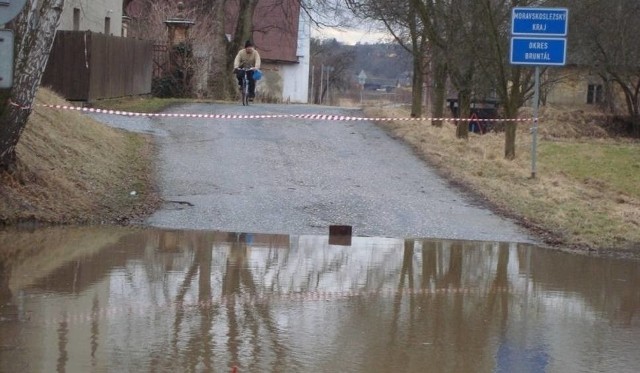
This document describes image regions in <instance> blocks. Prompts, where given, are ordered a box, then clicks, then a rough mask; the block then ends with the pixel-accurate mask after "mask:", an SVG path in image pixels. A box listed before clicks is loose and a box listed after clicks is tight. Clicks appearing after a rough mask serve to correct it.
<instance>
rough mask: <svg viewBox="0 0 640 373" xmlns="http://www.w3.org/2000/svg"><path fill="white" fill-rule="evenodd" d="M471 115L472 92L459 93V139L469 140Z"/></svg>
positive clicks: (457, 132) (457, 129)
mask: <svg viewBox="0 0 640 373" xmlns="http://www.w3.org/2000/svg"><path fill="white" fill-rule="evenodd" d="M470 113H471V91H469V90H466V89H463V90H460V91H459V92H458V117H459V118H460V119H462V120H459V121H458V125H457V127H456V137H457V138H459V139H468V138H469V122H468V121H467V119H468V118H469V116H470Z"/></svg>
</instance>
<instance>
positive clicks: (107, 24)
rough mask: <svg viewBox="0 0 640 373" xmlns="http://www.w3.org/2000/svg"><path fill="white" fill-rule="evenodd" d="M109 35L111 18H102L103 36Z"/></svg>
mask: <svg viewBox="0 0 640 373" xmlns="http://www.w3.org/2000/svg"><path fill="white" fill-rule="evenodd" d="M110 33H111V17H104V34H105V35H109V34H110Z"/></svg>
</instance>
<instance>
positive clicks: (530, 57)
mask: <svg viewBox="0 0 640 373" xmlns="http://www.w3.org/2000/svg"><path fill="white" fill-rule="evenodd" d="M566 55H567V39H565V38H538V37H512V38H511V64H512V65H538V66H544V65H555V66H564V65H565V64H566Z"/></svg>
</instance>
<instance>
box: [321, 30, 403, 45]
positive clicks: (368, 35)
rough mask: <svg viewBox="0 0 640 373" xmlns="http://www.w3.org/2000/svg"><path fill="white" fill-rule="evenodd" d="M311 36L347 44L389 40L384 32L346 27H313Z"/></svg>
mask: <svg viewBox="0 0 640 373" xmlns="http://www.w3.org/2000/svg"><path fill="white" fill-rule="evenodd" d="M311 36H312V37H314V38H320V39H330V38H335V39H336V40H338V41H339V42H342V43H344V44H349V45H355V44H356V43H361V44H365V43H369V44H373V43H378V42H381V41H382V42H389V41H390V39H391V38H390V36H389V34H386V33H381V32H377V31H374V30H356V29H347V28H323V29H322V30H318V29H313V30H312V31H311Z"/></svg>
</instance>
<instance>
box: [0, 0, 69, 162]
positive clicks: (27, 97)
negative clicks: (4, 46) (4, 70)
mask: <svg viewBox="0 0 640 373" xmlns="http://www.w3.org/2000/svg"><path fill="white" fill-rule="evenodd" d="M38 4H39V2H38V1H37V0H28V1H27V4H26V6H25V9H24V10H23V11H22V13H21V14H20V15H19V16H18V17H17V18H16V19H15V20H14V21H13V22H12V23H11V26H13V27H12V28H13V30H14V32H15V51H16V53H15V57H14V74H13V76H14V79H13V87H12V88H11V89H10V90H9V91H8V92H9V93H8V94H7V93H3V94H2V95H1V96H2V97H0V98H2V101H1V102H0V169H4V170H11V169H13V168H14V167H15V165H16V161H17V159H16V145H17V144H18V141H19V140H20V136H21V135H22V132H23V131H24V128H25V126H26V124H27V119H29V115H30V114H31V111H32V108H31V107H32V105H33V101H34V98H35V95H36V91H37V90H38V86H39V85H40V79H41V78H42V74H43V73H44V69H45V68H46V66H47V61H48V59H49V52H50V51H51V46H52V45H53V40H54V38H55V33H56V29H57V28H58V24H59V21H60V14H61V13H62V7H63V5H64V0H43V1H42V4H41V5H40V6H39V5H38ZM9 100H11V101H9Z"/></svg>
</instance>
